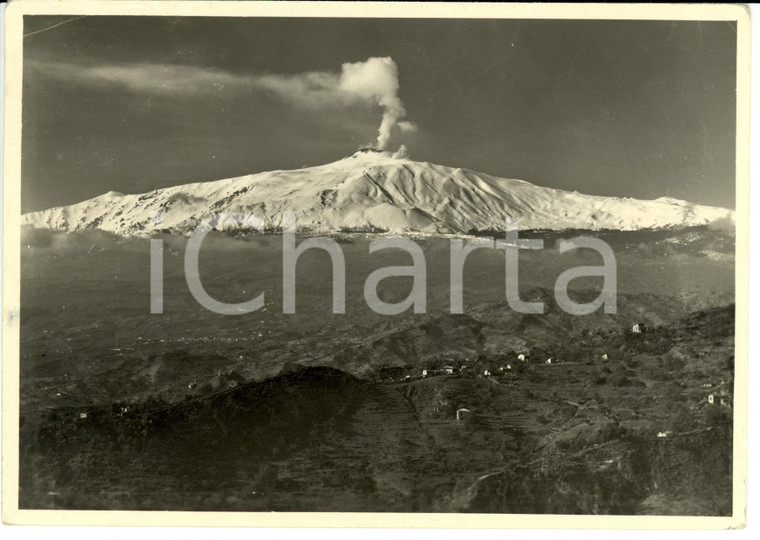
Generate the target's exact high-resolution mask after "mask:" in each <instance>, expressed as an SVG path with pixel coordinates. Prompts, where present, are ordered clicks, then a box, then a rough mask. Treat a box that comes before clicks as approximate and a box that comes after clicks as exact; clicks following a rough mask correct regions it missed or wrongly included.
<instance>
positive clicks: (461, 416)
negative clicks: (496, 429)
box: [457, 408, 472, 420]
mask: <svg viewBox="0 0 760 540" xmlns="http://www.w3.org/2000/svg"><path fill="white" fill-rule="evenodd" d="M470 414H472V411H471V410H470V409H465V408H461V409H457V420H464V419H465V417H467V416H468V415H470Z"/></svg>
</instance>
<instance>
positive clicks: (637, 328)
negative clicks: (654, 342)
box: [631, 323, 646, 334]
mask: <svg viewBox="0 0 760 540" xmlns="http://www.w3.org/2000/svg"><path fill="white" fill-rule="evenodd" d="M645 331H646V327H645V326H644V325H643V324H642V323H636V324H634V325H633V326H632V327H631V332H632V333H634V334H643V333H644V332H645Z"/></svg>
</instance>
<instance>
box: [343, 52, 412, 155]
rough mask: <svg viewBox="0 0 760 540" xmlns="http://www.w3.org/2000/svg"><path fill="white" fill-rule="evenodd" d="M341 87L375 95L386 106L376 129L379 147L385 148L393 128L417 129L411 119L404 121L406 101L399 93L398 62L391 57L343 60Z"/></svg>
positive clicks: (348, 91)
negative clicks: (344, 62) (352, 61)
mask: <svg viewBox="0 0 760 540" xmlns="http://www.w3.org/2000/svg"><path fill="white" fill-rule="evenodd" d="M339 87H340V89H341V90H342V91H344V92H346V93H348V94H353V95H357V96H360V97H363V98H368V99H374V100H375V101H376V102H377V104H378V105H380V106H381V107H383V109H384V112H383V120H382V122H381V123H380V127H379V128H378V133H377V149H378V150H385V148H386V147H387V146H388V141H389V140H390V138H391V133H392V131H393V128H394V127H396V126H398V127H399V129H401V130H402V131H414V130H415V129H416V126H415V125H414V124H413V123H412V122H408V121H403V122H402V121H401V120H402V119H403V118H404V117H405V116H406V109H404V104H403V103H402V102H401V99H400V98H399V97H398V88H399V82H398V66H397V65H396V62H394V61H393V59H392V58H390V57H385V58H377V57H373V58H369V59H368V60H366V61H364V62H356V63H354V64H351V63H346V64H343V71H342V73H341V76H340V82H339Z"/></svg>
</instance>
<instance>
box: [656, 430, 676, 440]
mask: <svg viewBox="0 0 760 540" xmlns="http://www.w3.org/2000/svg"><path fill="white" fill-rule="evenodd" d="M671 433H673V432H672V431H660V432H659V433H658V434H657V437H659V438H660V439H665V438H667V437H668V435H670V434H671Z"/></svg>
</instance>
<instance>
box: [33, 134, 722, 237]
mask: <svg viewBox="0 0 760 540" xmlns="http://www.w3.org/2000/svg"><path fill="white" fill-rule="evenodd" d="M400 155H403V153H401V152H397V153H396V154H392V153H390V152H381V151H377V150H373V149H363V150H360V151H358V152H356V153H354V154H353V155H351V156H348V157H346V158H344V159H341V160H339V161H336V162H334V163H329V164H327V165H321V166H317V167H308V168H303V169H298V170H290V171H271V172H262V173H258V174H252V175H248V176H241V177H238V178H230V179H226V180H219V181H215V182H202V183H195V184H186V185H181V186H175V187H170V188H165V189H158V190H155V191H152V192H150V193H145V194H142V195H125V194H122V193H117V192H114V191H111V192H109V193H106V194H104V195H101V196H99V197H95V198H94V199H90V200H87V201H84V202H81V203H78V204H73V205H71V206H65V207H59V208H52V209H50V210H43V211H39V212H33V213H29V214H25V215H24V216H22V220H21V222H22V224H24V225H30V226H33V227H36V228H47V229H57V230H64V231H81V230H86V229H102V230H106V231H110V232H113V233H116V234H120V235H146V234H149V233H151V232H152V231H154V230H167V231H171V232H178V233H182V234H187V233H189V232H191V231H192V230H193V229H194V228H195V226H196V225H197V224H198V223H199V222H200V221H202V220H203V219H204V218H206V217H207V216H209V215H211V214H219V213H225V212H227V213H232V212H235V213H245V214H250V215H254V216H256V217H258V218H261V219H263V220H264V222H265V223H267V226H268V227H270V228H272V229H277V228H279V227H280V225H281V220H282V214H283V212H285V211H288V210H289V211H293V212H295V214H296V217H297V222H298V227H299V229H303V230H308V231H313V232H319V233H332V232H340V231H388V232H395V233H403V232H419V233H428V234H446V233H454V234H462V233H469V232H473V231H494V230H502V229H503V228H504V224H505V221H506V220H507V219H510V218H512V219H517V220H518V224H519V227H520V229H522V230H526V229H553V230H561V229H588V230H599V229H617V230H636V229H646V228H668V227H685V226H694V225H704V224H708V223H711V222H714V221H717V220H723V219H730V220H733V219H734V213H733V212H732V211H730V210H726V209H723V208H716V207H710V206H700V205H696V204H692V203H689V202H686V201H680V200H677V199H672V198H660V199H655V200H637V199H629V198H618V197H599V196H593V195H582V194H580V193H577V192H569V191H562V190H558V189H550V188H545V187H540V186H536V185H534V184H531V183H529V182H526V181H524V180H514V179H506V178H498V177H495V176H491V175H488V174H484V173H479V172H475V171H471V170H468V169H460V168H451V167H445V166H442V165H435V164H432V163H427V162H418V161H412V160H410V159H407V158H405V157H399V156H400ZM228 226H229V224H228ZM233 226H234V225H233Z"/></svg>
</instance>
